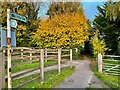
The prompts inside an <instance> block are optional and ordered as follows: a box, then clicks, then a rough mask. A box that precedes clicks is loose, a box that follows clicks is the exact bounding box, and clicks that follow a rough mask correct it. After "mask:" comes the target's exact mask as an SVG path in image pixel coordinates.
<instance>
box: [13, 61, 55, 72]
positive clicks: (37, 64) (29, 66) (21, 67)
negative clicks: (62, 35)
mask: <svg viewBox="0 0 120 90" xmlns="http://www.w3.org/2000/svg"><path fill="white" fill-rule="evenodd" d="M54 64H57V61H54V60H49V61H48V62H45V63H44V65H45V67H46V66H50V65H54ZM38 67H40V62H34V63H28V64H22V65H19V66H15V67H13V68H12V73H16V72H20V71H22V70H27V69H32V68H38Z"/></svg>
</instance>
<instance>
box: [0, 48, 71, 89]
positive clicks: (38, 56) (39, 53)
mask: <svg viewBox="0 0 120 90" xmlns="http://www.w3.org/2000/svg"><path fill="white" fill-rule="evenodd" d="M11 52H12V54H11V55H12V68H15V67H16V66H17V67H19V66H21V65H27V64H31V63H35V62H38V63H39V62H40V67H37V68H32V69H27V70H24V71H23V70H22V71H20V72H19V71H18V72H17V73H12V79H13V80H14V79H16V77H18V76H20V75H24V74H26V73H28V72H32V71H34V70H38V69H40V77H41V83H43V82H44V61H45V62H47V61H49V60H56V62H57V63H58V74H60V71H61V61H62V60H65V59H66V58H65V57H69V58H68V60H70V61H71V62H72V49H70V50H69V49H38V48H26V47H17V48H12V49H11ZM64 52H67V53H64ZM61 59H62V60H61ZM2 62H3V63H5V67H6V69H5V71H3V72H2V74H1V75H2V77H3V75H4V72H6V71H7V57H6V53H5V49H4V53H3V54H2ZM2 67H3V68H4V65H2ZM5 74H7V73H5ZM0 78H1V77H0ZM5 78H6V79H7V75H6V76H5ZM33 80H34V79H33ZM2 81H3V82H4V81H5V80H4V79H2ZM30 81H31V80H30ZM28 82H29V81H28ZM3 84H4V83H3ZM23 84H24V83H23ZM2 87H3V88H4V87H5V85H2ZM16 87H20V85H18V86H16Z"/></svg>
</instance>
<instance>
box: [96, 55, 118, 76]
mask: <svg viewBox="0 0 120 90" xmlns="http://www.w3.org/2000/svg"><path fill="white" fill-rule="evenodd" d="M98 71H99V72H101V73H105V74H110V75H116V76H120V56H114V55H101V54H98Z"/></svg>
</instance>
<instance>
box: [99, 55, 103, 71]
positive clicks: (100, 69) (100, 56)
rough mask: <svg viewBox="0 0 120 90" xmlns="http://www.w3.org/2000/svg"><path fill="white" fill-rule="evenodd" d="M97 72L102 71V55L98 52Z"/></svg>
mask: <svg viewBox="0 0 120 90" xmlns="http://www.w3.org/2000/svg"><path fill="white" fill-rule="evenodd" d="M98 72H100V73H102V55H101V53H98Z"/></svg>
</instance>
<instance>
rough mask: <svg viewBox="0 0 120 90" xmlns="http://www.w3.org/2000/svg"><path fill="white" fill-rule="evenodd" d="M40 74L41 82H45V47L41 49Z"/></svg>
mask: <svg viewBox="0 0 120 90" xmlns="http://www.w3.org/2000/svg"><path fill="white" fill-rule="evenodd" d="M40 61H41V66H40V76H41V84H42V83H44V49H41V50H40Z"/></svg>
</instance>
